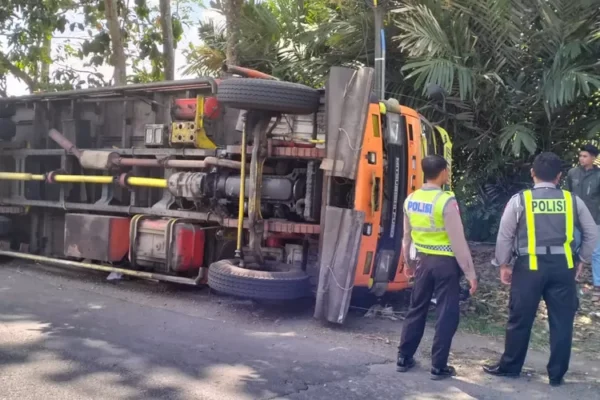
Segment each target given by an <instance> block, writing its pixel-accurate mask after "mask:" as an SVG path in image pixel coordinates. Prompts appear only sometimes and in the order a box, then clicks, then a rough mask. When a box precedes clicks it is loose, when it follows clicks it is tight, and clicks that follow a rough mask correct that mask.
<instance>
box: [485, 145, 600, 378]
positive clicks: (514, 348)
mask: <svg viewBox="0 0 600 400" xmlns="http://www.w3.org/2000/svg"><path fill="white" fill-rule="evenodd" d="M561 169H562V161H561V159H560V158H559V157H558V156H557V155H556V154H554V153H541V154H540V155H538V156H537V157H536V158H535V160H534V162H533V168H532V170H531V176H532V177H533V181H534V182H535V186H534V187H533V189H530V190H525V191H523V192H521V193H518V194H517V195H515V196H513V198H512V199H511V200H510V201H509V202H508V204H507V206H506V208H505V210H504V214H503V215H502V219H501V221H500V229H499V232H498V239H497V241H496V258H495V260H494V264H496V265H499V266H500V280H501V281H502V283H504V284H507V285H511V288H510V303H509V317H508V323H507V326H506V341H505V350H504V354H503V355H502V358H501V359H500V362H499V363H497V364H493V365H486V366H484V367H483V370H484V371H485V372H486V373H488V374H490V375H495V376H507V377H517V376H519V375H520V373H521V369H522V368H523V363H524V362H525V356H526V355H527V348H528V346H529V338H530V335H531V327H532V326H533V321H534V319H535V315H536V313H537V310H538V305H539V303H540V300H541V299H542V298H543V299H544V301H545V302H546V307H547V308H548V317H549V324H550V361H549V362H548V366H547V370H548V377H549V378H550V385H552V386H559V385H561V384H562V383H563V377H564V375H565V373H566V372H567V370H568V369H569V359H570V357H571V344H572V338H573V321H574V318H575V313H576V311H577V307H578V304H579V301H578V299H577V286H576V279H577V277H578V276H579V274H580V273H581V268H582V267H583V265H586V264H589V261H590V260H591V256H592V253H593V251H594V248H595V246H596V240H597V235H598V228H597V227H596V223H595V222H594V219H593V218H592V215H591V214H590V212H589V210H588V209H587V207H586V206H585V203H584V202H583V201H582V200H581V199H580V198H579V197H577V196H575V195H573V194H571V193H570V192H568V191H563V190H560V189H557V184H558V182H559V180H560V177H561ZM575 227H577V228H579V229H580V231H581V232H582V233H583V241H582V245H581V248H580V251H579V264H578V265H577V267H576V265H575V264H576V262H575V242H574V231H575ZM513 255H514V256H515V257H516V261H515V264H514V267H513V268H512V269H511V267H510V265H509V264H510V263H511V260H512V258H513Z"/></svg>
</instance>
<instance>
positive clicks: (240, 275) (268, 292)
mask: <svg viewBox="0 0 600 400" xmlns="http://www.w3.org/2000/svg"><path fill="white" fill-rule="evenodd" d="M236 264H237V261H236V260H220V261H217V262H214V263H212V264H211V265H210V267H209V268H208V286H209V287H210V288H211V289H214V290H215V291H217V292H220V293H223V294H228V295H232V296H237V297H244V298H248V299H256V300H294V299H299V298H302V297H307V296H309V294H310V286H309V280H308V279H309V278H308V275H306V273H305V272H304V271H302V270H300V269H297V268H293V267H291V266H290V265H288V264H277V265H276V266H275V268H274V271H257V270H251V269H244V268H240V267H238V266H237V265H236Z"/></svg>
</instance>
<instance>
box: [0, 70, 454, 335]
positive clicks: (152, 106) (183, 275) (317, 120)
mask: <svg viewBox="0 0 600 400" xmlns="http://www.w3.org/2000/svg"><path fill="white" fill-rule="evenodd" d="M232 71H233V72H235V73H238V74H240V75H250V76H252V77H244V78H235V77H228V78H224V79H222V80H214V79H211V78H204V79H195V80H187V81H175V82H160V83H153V84H144V85H129V86H123V87H110V88H97V89H84V90H77V91H70V92H57V93H44V94H34V95H30V96H24V97H17V98H7V99H0V140H1V141H0V214H2V219H0V234H3V235H2V238H1V239H2V240H1V242H0V245H1V249H0V255H4V256H10V257H17V258H23V259H29V260H35V261H41V262H49V263H54V264H58V265H64V266H71V267H81V268H90V269H97V270H102V271H116V272H120V273H124V274H129V275H135V276H139V277H143V278H149V279H159V280H167V281H173V282H178V283H185V284H192V285H203V284H208V285H209V286H210V287H211V288H213V289H215V290H216V291H219V292H222V293H225V294H230V295H236V296H242V297H249V298H258V299H271V300H289V299H296V298H300V297H304V296H310V295H311V294H316V297H317V305H316V310H315V316H316V317H319V318H323V319H326V320H329V321H332V322H339V323H341V322H343V320H344V317H345V314H346V312H347V309H348V304H349V300H350V295H351V292H352V290H353V288H355V287H364V288H367V289H369V290H371V291H372V292H374V293H375V294H378V295H381V294H383V293H385V292H386V291H390V290H391V291H397V290H402V289H405V288H406V287H408V286H409V282H408V280H407V279H406V278H405V276H404V274H403V273H402V262H401V257H400V241H401V236H402V222H401V221H402V219H401V218H402V203H403V201H404V198H405V197H406V196H407V195H408V194H409V193H411V192H412V191H414V190H416V189H417V188H418V187H420V184H421V183H422V181H423V178H422V173H421V171H420V159H421V157H422V156H423V155H424V154H430V153H441V154H446V153H448V149H449V146H450V143H449V140H448V137H447V134H445V131H443V130H440V129H438V128H437V127H429V126H428V124H427V122H426V121H425V120H424V119H423V118H422V117H421V116H419V115H418V114H417V113H416V112H415V111H414V110H411V109H409V108H406V107H403V106H400V105H399V104H398V103H397V102H394V101H393V100H390V101H379V100H377V99H373V97H372V94H371V92H372V89H371V87H372V83H373V71H372V69H370V68H363V69H360V70H353V69H348V68H333V69H332V71H331V73H330V76H329V79H328V82H327V85H326V87H325V88H324V89H323V90H314V89H311V88H308V87H305V86H302V85H296V84H291V83H288V82H281V81H277V80H274V79H272V78H271V77H269V76H266V75H264V74H263V75H260V76H258V78H259V79H255V78H253V77H254V76H256V74H253V73H252V71H250V72H248V71H247V70H244V69H236V68H233V69H230V72H232ZM444 135H445V136H444ZM443 143H445V145H442V144H443ZM446 156H447V157H449V153H448V154H446Z"/></svg>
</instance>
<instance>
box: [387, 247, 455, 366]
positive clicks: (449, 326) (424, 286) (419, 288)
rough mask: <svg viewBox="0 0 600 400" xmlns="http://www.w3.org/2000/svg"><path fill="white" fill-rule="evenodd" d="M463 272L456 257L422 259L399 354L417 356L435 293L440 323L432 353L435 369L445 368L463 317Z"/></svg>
mask: <svg viewBox="0 0 600 400" xmlns="http://www.w3.org/2000/svg"><path fill="white" fill-rule="evenodd" d="M460 277H461V270H460V267H459V266H458V263H457V262H456V259H455V258H454V257H447V256H432V255H423V254H420V255H419V261H418V266H417V270H416V274H415V284H414V287H413V291H412V295H411V298H410V307H409V309H408V313H407V314H406V319H405V320H404V327H403V328H402V336H401V339H400V346H399V347H398V354H399V355H400V356H404V357H412V356H414V354H415V352H416V351H417V348H418V347H419V344H420V343H421V339H422V338H423V333H424V332H425V323H426V322H427V312H428V311H429V305H430V303H431V297H432V296H433V292H434V291H435V293H436V296H437V297H436V298H437V307H436V311H437V322H436V324H435V336H434V338H433V346H432V349H431V365H432V366H433V368H445V367H446V366H447V365H448V355H449V354H450V346H451V345H452V339H453V337H454V334H455V333H456V328H458V321H459V317H460V310H459V304H458V301H459V293H460V284H459V282H460Z"/></svg>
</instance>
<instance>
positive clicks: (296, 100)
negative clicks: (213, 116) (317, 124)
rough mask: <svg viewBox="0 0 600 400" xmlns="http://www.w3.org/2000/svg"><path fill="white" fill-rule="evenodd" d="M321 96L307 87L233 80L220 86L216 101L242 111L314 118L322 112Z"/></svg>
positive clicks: (243, 79)
mask: <svg viewBox="0 0 600 400" xmlns="http://www.w3.org/2000/svg"><path fill="white" fill-rule="evenodd" d="M319 97H320V94H319V92H318V91H317V90H315V89H311V88H309V87H308V86H304V85H300V84H297V83H291V82H281V81H271V80H266V79H249V78H231V79H225V80H223V81H221V83H219V89H218V92H217V100H218V101H219V102H220V103H222V104H225V105H226V106H229V107H231V108H237V109H240V110H262V111H277V112H280V113H283V114H300V115H305V114H312V113H314V112H317V110H318V108H319Z"/></svg>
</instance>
